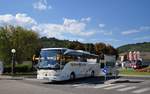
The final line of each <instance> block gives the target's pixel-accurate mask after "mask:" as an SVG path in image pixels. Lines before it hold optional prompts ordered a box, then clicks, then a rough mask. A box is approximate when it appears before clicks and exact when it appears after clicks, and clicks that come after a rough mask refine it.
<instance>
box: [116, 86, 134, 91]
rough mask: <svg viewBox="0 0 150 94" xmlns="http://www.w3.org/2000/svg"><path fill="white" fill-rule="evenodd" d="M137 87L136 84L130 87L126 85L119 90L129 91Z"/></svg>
mask: <svg viewBox="0 0 150 94" xmlns="http://www.w3.org/2000/svg"><path fill="white" fill-rule="evenodd" d="M135 88H137V87H136V86H130V87H125V88H121V89H117V91H127V90H131V89H135Z"/></svg>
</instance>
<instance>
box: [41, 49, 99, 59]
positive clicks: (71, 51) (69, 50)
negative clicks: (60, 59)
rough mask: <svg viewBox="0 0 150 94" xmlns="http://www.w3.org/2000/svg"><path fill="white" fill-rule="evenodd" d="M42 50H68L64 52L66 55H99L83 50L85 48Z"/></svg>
mask: <svg viewBox="0 0 150 94" xmlns="http://www.w3.org/2000/svg"><path fill="white" fill-rule="evenodd" d="M41 50H66V51H65V52H64V55H67V54H70V55H90V56H96V57H97V56H98V55H95V54H91V53H90V52H87V51H83V50H72V49H68V48H42V49H41Z"/></svg>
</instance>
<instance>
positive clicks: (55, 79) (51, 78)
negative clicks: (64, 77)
mask: <svg viewBox="0 0 150 94" xmlns="http://www.w3.org/2000/svg"><path fill="white" fill-rule="evenodd" d="M37 79H39V80H46V81H49V82H53V81H61V79H60V77H59V76H40V75H37Z"/></svg>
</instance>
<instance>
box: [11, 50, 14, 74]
mask: <svg viewBox="0 0 150 94" xmlns="http://www.w3.org/2000/svg"><path fill="white" fill-rule="evenodd" d="M11 74H12V75H14V53H12V66H11Z"/></svg>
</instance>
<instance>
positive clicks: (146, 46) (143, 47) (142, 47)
mask: <svg viewBox="0 0 150 94" xmlns="http://www.w3.org/2000/svg"><path fill="white" fill-rule="evenodd" d="M117 50H118V52H119V53H123V52H128V51H140V52H150V42H144V43H136V44H127V45H123V46H120V47H118V48H117Z"/></svg>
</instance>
